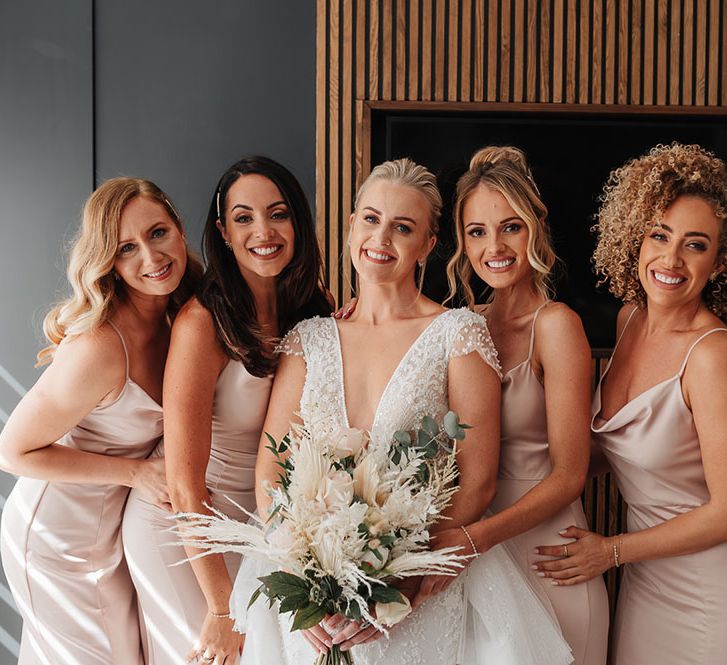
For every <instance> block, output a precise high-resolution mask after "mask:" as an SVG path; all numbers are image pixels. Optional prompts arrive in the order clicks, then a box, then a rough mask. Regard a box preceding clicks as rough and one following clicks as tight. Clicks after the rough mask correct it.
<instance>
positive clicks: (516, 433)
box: [489, 303, 608, 665]
mask: <svg viewBox="0 0 727 665" xmlns="http://www.w3.org/2000/svg"><path fill="white" fill-rule="evenodd" d="M545 305H547V303H545V304H544V305H541V307H539V308H538V309H537V310H536V312H535V316H534V317H533V323H532V329H531V332H530V347H529V351H528V356H527V358H526V359H525V360H523V361H522V362H521V363H520V364H518V365H516V366H515V367H513V368H512V369H510V370H509V371H508V372H507V373H506V374H505V376H504V378H503V381H502V420H501V437H502V438H501V448H500V469H499V472H498V477H497V494H496V496H495V499H494V500H493V501H492V503H491V505H490V508H489V510H490V511H492V512H494V513H499V512H500V511H502V510H504V509H505V508H508V507H510V506H511V505H512V504H514V503H515V502H516V501H517V500H518V499H520V497H522V496H523V495H524V494H526V493H527V492H529V491H530V490H531V489H532V488H533V487H535V486H536V485H537V484H538V483H539V482H540V481H541V480H543V479H544V478H546V477H547V476H548V475H549V474H550V471H551V463H550V457H549V455H548V422H547V418H546V411H545V391H544V389H543V386H542V384H541V383H540V381H538V378H537V377H536V376H535V374H534V373H533V370H532V367H531V364H530V361H531V358H532V353H533V346H534V344H535V322H536V320H537V318H538V315H539V314H540V311H541V310H542V308H543V307H544V306H545ZM571 524H575V525H576V526H579V527H581V528H583V529H587V528H588V524H587V522H586V516H585V514H584V513H583V507H582V506H581V502H580V499H577V500H576V501H574V502H573V503H571V504H570V505H569V506H566V507H565V508H563V509H562V510H561V511H560V512H559V513H558V514H556V515H553V517H551V518H550V519H547V520H546V521H545V522H542V523H541V524H539V525H537V526H535V527H533V528H532V529H530V530H529V531H526V532H525V533H523V534H521V535H519V536H516V537H515V538H512V539H511V540H509V541H508V542H507V543H506V546H507V548H508V550H510V553H511V554H512V555H513V556H514V558H515V560H516V561H517V562H518V563H519V564H520V566H521V568H522V569H523V571H524V572H525V573H527V576H528V580H529V582H530V584H531V585H532V587H533V588H534V589H535V590H536V592H538V594H539V595H540V597H541V600H543V602H544V603H545V604H546V605H550V606H551V607H552V610H553V612H554V614H555V616H556V617H557V619H558V622H559V624H560V628H561V630H562V632H563V636H564V637H565V639H566V641H567V642H568V644H569V645H570V647H571V650H572V652H573V658H574V661H573V662H574V664H575V665H605V663H606V655H607V650H608V595H607V593H606V586H605V585H604V583H603V579H602V578H600V577H598V578H595V579H592V580H590V581H588V582H586V583H585V584H578V585H575V586H569V587H555V586H553V585H552V584H551V583H550V580H547V579H544V578H542V577H538V576H537V575H536V573H535V571H533V570H531V568H530V566H531V565H532V564H533V563H534V562H535V561H537V560H540V559H544V558H547V557H539V556H538V555H536V554H535V553H534V548H535V547H536V546H537V545H542V544H543V543H548V544H553V545H557V544H559V543H567V542H570V540H571V539H568V538H562V537H561V536H560V535H559V534H558V532H559V531H560V530H561V529H565V528H566V527H568V526H570V525H571Z"/></svg>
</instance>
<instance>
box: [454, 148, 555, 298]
mask: <svg viewBox="0 0 727 665" xmlns="http://www.w3.org/2000/svg"><path fill="white" fill-rule="evenodd" d="M480 185H484V186H485V187H488V188H490V189H493V190H494V191H496V192H499V193H500V194H502V195H503V196H504V197H505V200H506V201H507V202H508V204H509V205H510V207H511V208H512V209H513V210H514V211H515V212H516V213H517V216H518V217H520V219H522V220H523V222H524V223H525V226H526V227H527V229H528V247H527V255H528V262H529V263H530V266H531V267H532V268H533V273H534V274H533V282H534V285H535V288H536V290H537V292H538V293H539V294H540V295H542V296H543V298H546V299H548V298H551V297H552V295H553V288H552V270H553V266H554V265H555V263H556V262H557V261H558V257H557V256H556V254H555V251H554V250H553V245H552V242H551V239H550V231H549V230H548V226H547V224H546V219H547V217H548V209H547V208H546V206H545V203H543V200H542V199H541V198H540V192H539V191H538V188H537V186H536V185H535V181H534V180H533V175H532V173H531V171H530V166H529V165H528V160H527V157H526V156H525V153H524V152H523V151H522V150H520V149H519V148H514V147H512V146H487V147H485V148H481V149H480V150H478V151H477V152H476V153H475V154H474V155H473V156H472V159H471V160H470V165H469V170H468V171H466V172H465V173H464V174H463V175H462V177H461V178H460V179H459V180H458V181H457V196H456V199H455V203H454V227H455V236H456V239H457V248H456V250H455V253H454V256H453V257H452V258H451V259H450V261H449V263H448V264H447V281H448V283H449V295H448V297H447V300H446V301H445V302H447V301H449V300H451V299H452V298H454V296H455V295H456V293H457V287H458V285H459V286H461V288H462V291H463V293H464V297H465V300H466V301H467V305H468V306H469V307H473V306H474V304H475V295H474V293H473V292H472V287H471V285H470V281H471V279H472V272H473V268H472V264H471V263H470V261H469V259H468V258H467V254H466V253H465V237H464V224H463V222H462V210H463V209H464V204H465V202H466V201H467V198H468V197H469V196H470V194H472V192H474V191H475V189H477V187H479V186H480ZM490 299H492V294H490Z"/></svg>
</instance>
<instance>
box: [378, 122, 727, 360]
mask: <svg viewBox="0 0 727 665" xmlns="http://www.w3.org/2000/svg"><path fill="white" fill-rule="evenodd" d="M672 141H680V142H682V143H698V144H700V145H702V146H704V147H705V148H708V149H710V150H712V151H714V152H715V153H716V154H717V155H718V156H720V157H721V158H723V159H724V158H726V157H727V116H722V117H720V116H719V115H713V116H709V115H701V116H697V115H694V116H692V115H689V116H682V115H657V114H655V115H642V114H639V115H636V114H598V115H596V114H593V113H576V112H565V113H553V112H529V111H527V112H523V111H511V112H505V113H503V112H482V113H481V112H477V113H471V112H451V113H431V112H426V111H424V112H422V111H390V110H385V111H384V110H375V109H374V110H372V115H371V164H372V166H373V165H375V164H377V163H379V162H381V161H384V160H387V159H395V158H398V157H405V156H408V157H411V158H412V159H413V160H414V161H416V162H418V163H421V164H424V165H425V166H427V167H428V168H429V169H430V170H432V171H433V172H434V173H435V174H436V175H437V177H438V179H439V184H440V188H441V190H442V195H443V198H444V202H445V208H444V210H443V214H442V224H441V227H442V230H441V233H440V241H439V244H438V250H437V251H436V254H435V256H434V257H433V259H432V261H430V265H429V267H428V268H427V275H426V280H425V293H426V294H427V295H429V296H430V297H432V298H433V299H435V300H437V301H440V302H441V301H442V300H443V299H444V297H445V295H446V293H447V286H446V277H445V274H444V269H445V266H446V260H447V259H448V258H449V256H451V253H452V251H453V245H454V239H453V235H452V225H451V207H452V200H453V197H454V188H455V184H456V182H457V179H458V178H459V176H460V175H461V174H462V173H463V172H464V171H465V169H466V167H467V164H468V163H469V158H470V156H471V155H472V153H473V152H474V151H475V150H477V149H478V148H480V147H482V146H485V145H493V144H494V145H514V146H517V147H519V148H521V149H522V150H524V151H525V153H526V154H527V155H528V158H529V160H530V164H531V167H532V170H533V175H534V178H535V181H536V183H537V184H538V187H539V189H540V191H541V194H542V196H543V200H544V201H545V203H546V205H547V206H548V209H549V221H550V227H551V232H552V235H553V241H554V244H555V249H556V252H557V254H558V256H559V257H560V258H561V260H562V262H563V270H562V271H561V272H562V274H561V275H560V276H559V278H558V280H557V297H558V299H560V300H563V301H564V302H566V303H568V304H569V305H570V306H571V307H573V309H575V310H576V311H577V312H578V313H579V314H580V315H581V317H582V318H583V322H584V325H585V328H586V333H587V334H588V338H589V341H590V343H591V346H593V347H611V346H613V342H614V322H615V316H616V312H617V311H618V308H619V303H618V302H617V301H616V300H615V299H614V298H612V297H611V296H610V294H609V293H608V291H607V289H606V287H603V286H602V287H598V288H597V286H596V282H597V280H596V276H595V274H594V272H593V269H592V264H591V255H592V253H593V249H594V246H595V236H594V234H593V233H592V232H591V230H590V229H591V227H592V226H593V224H594V215H595V213H596V212H597V210H598V205H599V204H598V197H599V194H600V193H601V190H602V187H603V185H604V183H605V182H606V180H607V178H608V174H609V172H610V171H611V170H612V169H614V168H616V167H618V166H620V165H621V164H623V163H624V162H626V161H627V160H628V159H630V158H632V157H637V156H639V155H641V154H643V153H644V152H646V151H647V150H648V149H649V148H651V147H652V146H654V145H656V144H658V143H671V142H672ZM473 286H474V287H475V293H478V294H483V298H484V292H485V286H484V284H482V283H481V282H479V283H475V284H473Z"/></svg>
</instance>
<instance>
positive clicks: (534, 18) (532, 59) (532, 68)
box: [525, 0, 539, 101]
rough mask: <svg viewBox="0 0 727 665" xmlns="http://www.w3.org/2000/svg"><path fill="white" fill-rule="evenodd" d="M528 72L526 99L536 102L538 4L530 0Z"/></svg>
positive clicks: (528, 10)
mask: <svg viewBox="0 0 727 665" xmlns="http://www.w3.org/2000/svg"><path fill="white" fill-rule="evenodd" d="M527 7H528V9H527V29H528V41H527V65H526V67H527V71H526V74H525V80H526V81H527V85H526V89H525V99H527V100H528V101H535V100H536V99H537V98H538V90H537V85H538V81H537V67H538V51H539V48H538V3H537V2H533V1H532V0H530V1H529V2H528V4H527Z"/></svg>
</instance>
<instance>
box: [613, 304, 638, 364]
mask: <svg viewBox="0 0 727 665" xmlns="http://www.w3.org/2000/svg"><path fill="white" fill-rule="evenodd" d="M638 311H639V308H638V307H634V308H633V309H632V310H631V314H629V318H628V319H626V323H624V327H623V330H621V334H620V335H619V336H618V339H617V340H616V344H614V345H613V351H612V352H611V357H612V358H613V356H614V354H615V353H616V349H617V348H618V345H619V343H620V342H621V338H622V337H623V336H624V333H625V332H626V328H628V327H629V323H631V319H633V318H634V314H636V312H638Z"/></svg>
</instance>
